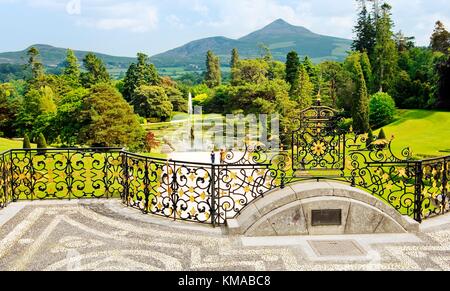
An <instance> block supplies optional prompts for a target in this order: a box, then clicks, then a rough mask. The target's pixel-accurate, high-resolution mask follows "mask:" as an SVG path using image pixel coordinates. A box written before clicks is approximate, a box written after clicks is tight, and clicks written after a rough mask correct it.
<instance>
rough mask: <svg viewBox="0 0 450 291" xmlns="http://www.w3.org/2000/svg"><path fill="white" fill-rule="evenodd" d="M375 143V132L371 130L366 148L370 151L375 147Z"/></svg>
mask: <svg viewBox="0 0 450 291" xmlns="http://www.w3.org/2000/svg"><path fill="white" fill-rule="evenodd" d="M374 141H375V136H374V135H373V131H372V130H369V135H368V137H367V141H366V148H368V149H369V150H370V149H372V147H373V145H372V143H373V142H374Z"/></svg>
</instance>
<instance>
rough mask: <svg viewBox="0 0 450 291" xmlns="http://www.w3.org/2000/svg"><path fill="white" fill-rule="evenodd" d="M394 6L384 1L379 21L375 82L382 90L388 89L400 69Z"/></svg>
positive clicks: (374, 57)
mask: <svg viewBox="0 0 450 291" xmlns="http://www.w3.org/2000/svg"><path fill="white" fill-rule="evenodd" d="M391 9H392V7H391V6H390V5H389V4H387V3H384V4H383V5H382V6H381V14H380V16H379V19H378V21H377V38H376V45H375V52H374V56H373V60H374V71H375V76H374V83H375V86H376V88H378V89H379V91H380V92H382V91H384V90H386V91H388V90H389V89H390V87H391V84H392V81H393V80H394V78H395V73H396V72H397V69H398V50H397V47H396V45H395V42H394V40H393V32H392V27H393V25H394V24H393V21H392V16H391Z"/></svg>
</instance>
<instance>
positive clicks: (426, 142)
mask: <svg viewBox="0 0 450 291" xmlns="http://www.w3.org/2000/svg"><path fill="white" fill-rule="evenodd" d="M384 130H385V132H386V135H387V137H388V138H389V137H390V136H391V135H394V137H395V139H394V141H393V142H392V147H393V150H394V152H395V153H396V154H398V153H400V152H401V150H402V149H403V148H405V147H410V148H411V149H412V151H413V155H414V157H416V158H430V157H441V156H446V155H450V138H449V136H450V112H440V111H428V110H399V112H398V116H397V120H396V121H395V122H394V123H392V124H390V125H388V126H386V127H384Z"/></svg>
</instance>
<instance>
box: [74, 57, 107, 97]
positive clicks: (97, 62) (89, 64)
mask: <svg viewBox="0 0 450 291" xmlns="http://www.w3.org/2000/svg"><path fill="white" fill-rule="evenodd" d="M83 65H84V68H85V69H86V72H83V73H82V74H81V81H82V84H83V86H84V87H85V88H89V87H91V86H93V85H95V84H98V83H109V82H110V81H111V79H110V76H109V74H108V71H107V70H106V67H105V64H104V63H103V61H102V60H101V59H99V58H98V57H97V56H96V55H95V54H93V53H88V54H87V55H86V56H85V57H84V59H83Z"/></svg>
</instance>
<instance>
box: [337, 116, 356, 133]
mask: <svg viewBox="0 0 450 291" xmlns="http://www.w3.org/2000/svg"><path fill="white" fill-rule="evenodd" d="M338 126H339V128H340V129H341V130H343V131H345V132H349V131H350V129H351V128H352V126H353V118H345V119H343V120H341V121H339V123H338Z"/></svg>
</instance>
